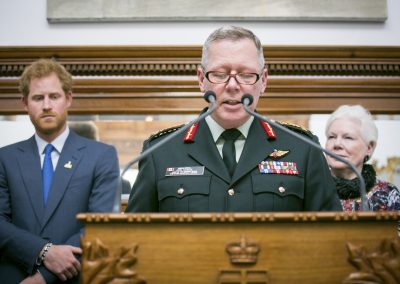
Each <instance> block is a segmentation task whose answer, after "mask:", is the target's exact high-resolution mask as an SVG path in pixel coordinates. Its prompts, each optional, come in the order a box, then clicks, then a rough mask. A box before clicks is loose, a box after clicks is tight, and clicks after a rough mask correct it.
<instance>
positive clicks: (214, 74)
mask: <svg viewBox="0 0 400 284" xmlns="http://www.w3.org/2000/svg"><path fill="white" fill-rule="evenodd" d="M231 77H233V78H235V80H236V82H238V83H239V84H243V85H254V84H255V83H257V81H258V80H259V79H260V74H257V73H237V74H228V73H225V72H219V71H208V72H207V73H206V78H207V80H208V81H210V82H211V83H214V84H224V83H227V82H228V81H229V79H230V78H231Z"/></svg>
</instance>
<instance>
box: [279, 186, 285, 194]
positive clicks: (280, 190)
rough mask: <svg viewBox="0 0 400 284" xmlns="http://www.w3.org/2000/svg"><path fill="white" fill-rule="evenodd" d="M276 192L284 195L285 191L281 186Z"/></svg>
mask: <svg viewBox="0 0 400 284" xmlns="http://www.w3.org/2000/svg"><path fill="white" fill-rule="evenodd" d="M278 190H279V192H280V193H284V192H285V191H286V189H285V188H284V187H283V186H280V187H279V188H278Z"/></svg>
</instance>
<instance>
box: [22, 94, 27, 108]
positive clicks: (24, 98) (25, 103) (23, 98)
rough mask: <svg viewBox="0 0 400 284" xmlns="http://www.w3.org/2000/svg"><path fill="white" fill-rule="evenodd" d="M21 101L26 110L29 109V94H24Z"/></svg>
mask: <svg viewBox="0 0 400 284" xmlns="http://www.w3.org/2000/svg"><path fill="white" fill-rule="evenodd" d="M21 103H22V105H23V106H24V110H26V111H28V96H22V97H21Z"/></svg>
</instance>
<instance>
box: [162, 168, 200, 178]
mask: <svg viewBox="0 0 400 284" xmlns="http://www.w3.org/2000/svg"><path fill="white" fill-rule="evenodd" d="M203 174H204V166H196V167H178V168H167V170H166V171H165V176H166V177H170V176H202V175H203Z"/></svg>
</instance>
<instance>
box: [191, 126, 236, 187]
mask: <svg viewBox="0 0 400 284" xmlns="http://www.w3.org/2000/svg"><path fill="white" fill-rule="evenodd" d="M186 148H187V149H188V150H187V151H188V155H189V156H191V157H192V158H193V159H195V160H196V161H197V162H198V163H200V164H202V165H204V166H205V167H206V168H207V169H208V170H209V171H210V172H212V173H213V174H214V175H216V176H218V177H220V178H221V179H223V180H225V181H226V182H227V183H229V182H230V180H231V178H230V176H229V173H228V170H227V169H226V166H225V164H224V162H223V160H222V158H221V155H220V154H219V152H218V149H217V147H216V145H215V143H214V141H213V139H212V135H211V132H210V129H209V128H208V125H207V123H206V122H205V121H204V120H202V121H201V122H200V123H199V128H198V129H197V132H196V136H195V139H194V141H193V142H191V143H188V144H186Z"/></svg>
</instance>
